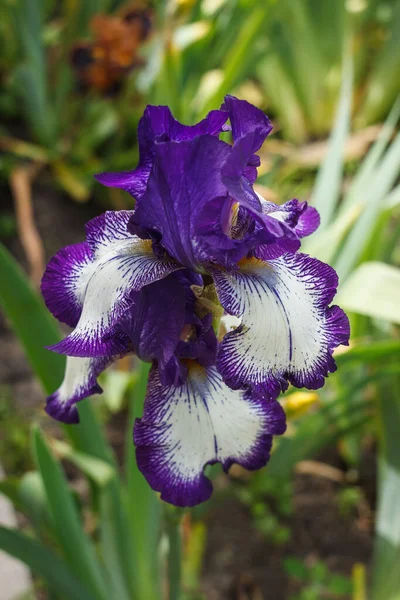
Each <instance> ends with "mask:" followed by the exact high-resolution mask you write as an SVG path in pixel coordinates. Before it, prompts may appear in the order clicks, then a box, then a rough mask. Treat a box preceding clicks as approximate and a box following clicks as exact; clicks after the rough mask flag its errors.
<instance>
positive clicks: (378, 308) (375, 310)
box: [336, 262, 400, 324]
mask: <svg viewBox="0 0 400 600" xmlns="http://www.w3.org/2000/svg"><path fill="white" fill-rule="evenodd" d="M336 301H337V303H338V304H339V305H340V306H342V307H343V308H344V309H345V310H348V311H351V312H356V313H359V314H361V315H365V316H367V317H374V318H377V319H385V320H387V321H391V322H392V323H398V324H400V269H397V268H396V267H392V266H390V265H386V264H385V263H381V262H365V263H363V264H362V265H360V266H359V267H358V268H357V269H356V270H355V271H353V273H352V274H351V275H350V276H349V277H348V279H347V280H346V281H345V283H344V284H343V285H342V286H341V287H340V289H339V293H338V295H337V298H336Z"/></svg>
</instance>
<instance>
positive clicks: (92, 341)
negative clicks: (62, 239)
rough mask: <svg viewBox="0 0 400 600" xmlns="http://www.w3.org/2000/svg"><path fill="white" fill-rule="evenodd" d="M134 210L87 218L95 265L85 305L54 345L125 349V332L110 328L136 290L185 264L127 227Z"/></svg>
mask: <svg viewBox="0 0 400 600" xmlns="http://www.w3.org/2000/svg"><path fill="white" fill-rule="evenodd" d="M132 214H133V212H132V211H118V212H113V211H107V212H106V213H104V214H103V215H100V216H99V217H96V218H95V219H92V220H91V221H89V223H87V225H86V235H87V245H88V246H90V249H91V251H92V253H93V264H92V266H91V271H90V277H88V278H86V279H85V282H84V283H85V285H84V286H82V290H81V299H82V304H83V309H82V311H81V314H80V318H79V322H78V323H75V325H76V327H75V329H74V331H73V332H72V333H71V334H70V335H69V336H67V337H66V338H65V339H64V340H62V341H61V342H59V343H58V344H56V345H54V346H52V347H51V348H50V349H51V350H54V351H55V352H59V353H60V354H67V355H69V356H80V357H90V356H92V357H94V356H106V355H113V354H119V353H120V352H122V351H123V350H124V348H125V338H124V336H122V337H121V336H117V335H112V336H108V337H107V333H108V332H109V330H110V329H112V327H113V326H114V325H115V324H116V323H117V322H118V320H119V319H120V318H121V317H122V315H123V314H124V313H125V311H126V310H127V309H128V308H129V307H130V306H131V305H132V302H133V295H132V294H133V292H135V291H139V290H141V289H142V288H143V287H144V286H146V285H149V284H151V283H153V282H154V281H158V280H159V279H163V278H164V277H166V276H167V275H168V274H170V273H172V272H174V271H177V270H179V269H181V268H182V267H181V266H180V265H179V264H177V263H176V262H175V261H173V260H171V259H169V258H167V257H165V256H163V257H160V258H158V257H157V256H155V255H154V253H153V251H152V244H151V242H150V241H144V240H141V239H139V238H138V237H136V236H133V235H132V234H131V233H130V232H129V231H128V229H127V223H128V222H129V219H130V218H131V217H132Z"/></svg>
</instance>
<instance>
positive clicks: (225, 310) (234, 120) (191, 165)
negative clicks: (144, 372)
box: [42, 96, 349, 506]
mask: <svg viewBox="0 0 400 600" xmlns="http://www.w3.org/2000/svg"><path fill="white" fill-rule="evenodd" d="M227 121H229V123H230V125H228V124H227ZM271 129H272V126H271V123H270V121H269V120H268V118H267V117H266V116H265V115H264V113H263V112H261V111H260V110H259V109H257V108H256V107H254V106H252V105H251V104H249V103H248V102H246V101H243V100H238V99H237V98H234V97H232V96H227V97H226V98H225V101H224V104H223V105H222V107H221V108H220V109H219V110H214V111H212V112H210V113H209V114H208V115H207V117H206V118H205V119H204V120H202V121H200V123H197V124H196V125H194V126H186V125H183V124H181V123H179V122H178V121H176V120H175V119H174V118H173V116H172V114H171V112H170V110H169V109H168V108H167V107H165V106H148V107H147V108H146V110H145V112H144V115H143V117H142V119H141V121H140V123H139V127H138V138H139V150H140V160H139V164H138V166H137V168H136V169H134V170H133V171H129V172H124V173H103V174H101V175H98V176H97V179H98V181H100V182H101V183H102V184H103V185H106V186H111V187H117V188H121V189H123V190H125V191H126V192H128V193H129V194H131V195H132V196H133V197H134V198H135V201H136V204H135V209H134V210H132V211H119V212H112V211H109V212H106V213H105V214H103V215H102V216H99V217H96V218H95V219H93V220H92V221H90V222H89V223H88V224H87V226H86V241H85V242H82V243H81V244H77V245H73V246H69V247H67V248H64V249H62V250H60V251H59V252H58V254H56V256H55V257H54V258H52V259H51V260H50V262H49V264H48V267H47V269H46V272H45V274H44V277H43V283H42V291H43V295H44V298H45V301H46V303H47V306H48V308H49V309H50V311H51V312H52V313H53V314H54V315H55V316H56V317H57V318H58V319H59V320H60V321H62V322H64V323H67V325H69V326H71V327H72V328H73V330H72V332H71V333H70V334H69V335H68V336H67V337H66V338H65V339H64V340H62V341H61V342H60V343H58V344H56V345H55V346H52V347H51V349H52V350H54V351H55V352H58V353H61V354H66V355H67V356H68V359H67V367H66V373H65V378H64V381H63V383H62V385H61V387H60V388H59V389H58V390H57V391H56V392H54V394H52V395H51V396H50V397H49V398H48V400H47V406H46V410H47V412H48V413H49V414H50V415H52V416H53V417H54V418H56V419H58V420H60V421H64V422H66V423H75V422H77V421H78V412H77V409H76V403H77V402H78V401H80V400H82V399H83V398H85V397H87V396H89V395H91V394H94V393H99V392H101V388H100V387H99V385H98V384H97V381H96V379H97V377H98V375H99V374H100V373H101V372H102V371H103V370H104V369H105V368H106V367H107V366H108V365H109V364H110V363H112V362H113V361H114V360H116V359H117V358H119V357H120V356H123V355H125V354H128V353H135V354H136V355H137V356H138V357H139V358H140V359H142V360H144V361H149V362H151V363H152V367H151V370H150V375H149V382H148V389H147V395H146V399H145V406H144V412H143V416H142V418H140V419H138V420H137V421H136V423H135V426H134V443H135V445H136V456H137V462H138V466H139V469H140V470H141V472H142V473H143V475H144V476H145V477H146V479H147V481H148V482H149V484H150V485H151V487H152V488H153V489H154V490H156V491H158V492H160V493H161V498H162V499H163V500H165V501H167V502H170V503H172V504H175V505H177V506H193V505H195V504H198V503H200V502H203V501H204V500H206V499H207V498H209V497H210V495H211V493H212V485H211V482H210V480H209V479H208V478H207V477H206V476H205V474H204V468H205V466H206V465H208V464H213V463H215V462H220V463H221V464H222V466H223V468H224V470H225V471H228V469H229V467H230V466H231V464H232V463H234V462H236V463H239V464H241V465H242V466H244V467H246V468H247V469H259V468H260V467H262V466H264V465H265V464H266V463H267V461H268V458H269V454H270V450H271V444H272V437H273V435H278V434H282V433H283V432H284V431H285V415H284V412H283V409H282V407H281V405H280V404H279V402H278V401H277V397H278V395H279V394H280V392H283V391H285V390H286V389H287V387H288V384H289V383H291V384H292V385H294V386H296V387H306V388H309V389H317V388H320V387H321V386H322V385H323V384H324V380H325V377H326V376H327V375H328V373H329V372H333V371H334V370H335V369H336V366H335V362H334V359H333V357H332V353H333V350H334V348H335V347H336V346H338V345H339V344H347V343H348V338H349V323H348V319H347V317H346V315H345V314H344V312H343V311H342V310H341V309H340V308H339V307H337V306H330V304H331V302H332V299H333V297H334V295H335V292H336V288H337V284H338V279H337V275H336V273H335V271H334V270H333V269H332V268H331V267H330V266H328V265H326V264H324V263H322V262H320V261H319V260H317V259H315V258H310V257H309V256H307V255H305V254H301V253H299V252H298V250H299V247H300V241H301V238H302V237H304V236H306V235H309V234H311V233H312V232H313V231H314V230H315V229H316V228H317V227H318V224H319V217H318V213H317V211H316V210H315V209H314V208H312V207H309V206H308V205H307V203H306V202H299V201H298V200H290V201H289V202H287V203H286V204H283V205H282V206H277V205H275V204H273V203H271V202H267V201H266V200H264V199H263V198H261V197H260V196H259V195H258V194H257V193H256V192H255V191H254V189H253V184H254V182H255V179H256V177H257V166H258V165H259V164H260V161H259V158H258V156H257V155H256V152H257V151H258V150H259V149H260V148H261V146H262V144H263V142H264V140H265V138H266V137H267V136H268V135H269V133H270V132H271ZM228 130H231V131H232V139H233V144H232V145H230V144H228V143H226V142H224V141H222V140H220V139H219V134H220V133H221V132H223V131H228ZM223 314H224V315H225V316H223V317H222V319H221V315H223ZM227 320H230V321H233V322H234V326H233V327H232V326H229V324H228V325H227V324H226V321H227ZM227 330H228V331H227Z"/></svg>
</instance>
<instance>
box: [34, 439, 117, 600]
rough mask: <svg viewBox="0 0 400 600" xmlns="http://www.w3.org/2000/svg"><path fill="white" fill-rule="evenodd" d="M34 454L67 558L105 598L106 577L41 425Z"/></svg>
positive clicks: (55, 526)
mask: <svg viewBox="0 0 400 600" xmlns="http://www.w3.org/2000/svg"><path fill="white" fill-rule="evenodd" d="M33 443H34V453H35V457H36V462H37V466H38V469H39V471H40V474H41V476H42V479H43V484H44V487H45V490H46V496H47V500H48V503H49V507H50V512H51V515H52V519H53V523H54V530H55V534H56V537H57V540H58V543H59V545H60V547H61V549H62V551H63V554H64V556H65V560H66V561H67V563H68V564H69V565H70V567H71V569H72V570H73V572H74V573H76V575H77V577H78V578H79V579H80V580H82V581H84V582H85V583H86V585H87V586H88V587H89V588H90V589H91V590H92V592H93V594H94V595H96V596H97V597H98V598H101V599H103V600H106V598H107V596H106V592H105V589H104V579H103V576H102V572H101V569H100V564H99V562H98V561H97V558H96V554H95V551H94V548H93V546H92V544H91V541H90V540H89V538H88V537H87V536H86V534H85V532H84V530H83V526H82V523H81V521H80V518H79V515H78V512H77V509H76V506H75V503H74V500H73V497H72V494H71V492H70V490H69V488H68V485H67V482H66V480H65V476H64V474H63V472H62V470H61V467H60V465H59V463H58V462H57V461H56V459H55V458H54V457H53V455H52V454H51V452H50V450H49V448H48V447H47V444H46V442H45V440H44V438H43V436H42V434H41V433H40V431H39V429H38V428H35V429H34V432H33Z"/></svg>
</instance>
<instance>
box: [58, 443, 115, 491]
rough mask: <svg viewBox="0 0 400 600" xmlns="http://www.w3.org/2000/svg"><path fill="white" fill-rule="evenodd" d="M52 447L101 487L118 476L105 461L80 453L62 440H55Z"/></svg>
mask: <svg viewBox="0 0 400 600" xmlns="http://www.w3.org/2000/svg"><path fill="white" fill-rule="evenodd" d="M52 445H53V447H54V449H55V450H56V452H57V453H58V454H59V456H60V457H61V458H63V459H67V460H69V461H71V462H72V463H73V464H74V465H75V466H76V467H78V469H79V470H80V471H82V473H84V474H85V475H87V477H89V478H90V479H91V480H92V481H94V483H96V484H97V485H98V486H100V487H102V486H104V485H107V483H109V482H110V480H111V479H112V478H113V477H115V476H116V471H115V469H114V468H113V467H112V466H111V465H110V464H109V463H108V462H105V461H104V460H100V459H99V458H96V457H94V456H90V454H85V453H84V452H79V451H78V450H75V448H73V447H72V446H71V445H70V444H67V443H66V442H63V441H61V440H53V442H52Z"/></svg>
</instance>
